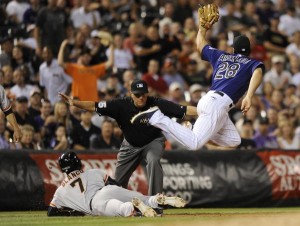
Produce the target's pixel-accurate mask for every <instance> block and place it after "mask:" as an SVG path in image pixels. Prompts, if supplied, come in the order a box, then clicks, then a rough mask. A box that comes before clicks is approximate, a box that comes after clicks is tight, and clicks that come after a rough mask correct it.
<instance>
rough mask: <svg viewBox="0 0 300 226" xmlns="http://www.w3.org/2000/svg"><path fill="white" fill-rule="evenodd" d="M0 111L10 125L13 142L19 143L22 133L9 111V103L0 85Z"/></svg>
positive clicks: (11, 112)
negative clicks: (12, 132) (12, 131)
mask: <svg viewBox="0 0 300 226" xmlns="http://www.w3.org/2000/svg"><path fill="white" fill-rule="evenodd" d="M0 109H1V110H2V111H3V113H4V114H5V117H6V119H7V121H8V122H9V123H10V124H11V126H12V127H13V130H14V142H19V141H20V139H21V137H22V131H21V129H20V128H19V126H18V123H17V121H16V118H15V115H14V113H13V111H12V109H11V105H10V102H9V100H8V98H7V96H6V94H5V90H4V88H3V86H1V85H0Z"/></svg>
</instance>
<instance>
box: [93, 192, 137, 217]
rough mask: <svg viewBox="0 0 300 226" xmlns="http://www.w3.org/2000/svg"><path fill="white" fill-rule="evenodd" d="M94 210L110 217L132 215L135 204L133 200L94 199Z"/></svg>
mask: <svg viewBox="0 0 300 226" xmlns="http://www.w3.org/2000/svg"><path fill="white" fill-rule="evenodd" d="M93 203H95V204H93V211H94V212H95V211H97V212H98V214H97V215H101V216H108V217H118V216H120V217H130V216H132V215H133V212H134V206H133V204H132V203H131V202H121V201H119V200H117V199H109V200H105V201H104V200H98V199H97V197H94V199H93Z"/></svg>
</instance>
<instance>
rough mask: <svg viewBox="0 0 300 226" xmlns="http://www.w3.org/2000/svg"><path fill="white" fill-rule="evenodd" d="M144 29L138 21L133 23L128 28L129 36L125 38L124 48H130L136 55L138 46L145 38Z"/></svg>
mask: <svg viewBox="0 0 300 226" xmlns="http://www.w3.org/2000/svg"><path fill="white" fill-rule="evenodd" d="M144 29H145V28H144V27H143V25H142V24H141V23H139V22H138V21H136V22H134V23H131V24H130V26H129V28H128V34H129V36H128V37H127V38H125V39H124V43H123V44H124V48H125V49H129V50H130V51H131V53H132V55H133V56H134V57H136V50H137V49H138V48H137V46H138V44H139V43H140V42H141V41H142V39H143V36H144Z"/></svg>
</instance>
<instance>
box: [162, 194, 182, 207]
mask: <svg viewBox="0 0 300 226" xmlns="http://www.w3.org/2000/svg"><path fill="white" fill-rule="evenodd" d="M156 200H157V203H158V204H159V205H169V206H173V207H184V206H185V205H186V201H185V200H184V199H182V198H179V197H176V196H171V197H168V196H165V195H163V194H158V195H157V198H156Z"/></svg>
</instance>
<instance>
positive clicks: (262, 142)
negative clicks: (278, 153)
mask: <svg viewBox="0 0 300 226" xmlns="http://www.w3.org/2000/svg"><path fill="white" fill-rule="evenodd" d="M253 140H254V142H255V144H256V147H257V148H279V145H278V143H277V139H276V137H275V136H273V135H270V134H269V120H268V118H261V119H260V121H259V126H258V131H256V133H255V135H254V138H253Z"/></svg>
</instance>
